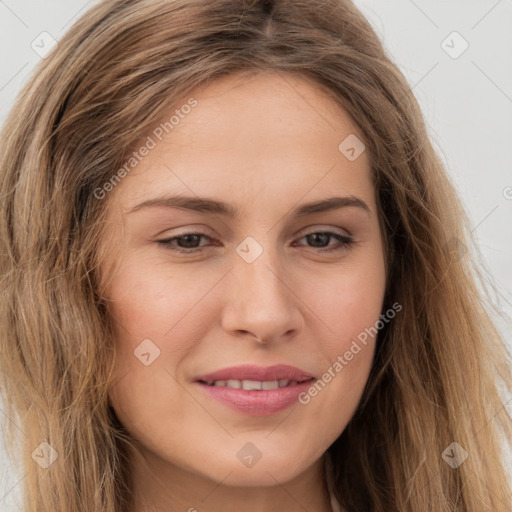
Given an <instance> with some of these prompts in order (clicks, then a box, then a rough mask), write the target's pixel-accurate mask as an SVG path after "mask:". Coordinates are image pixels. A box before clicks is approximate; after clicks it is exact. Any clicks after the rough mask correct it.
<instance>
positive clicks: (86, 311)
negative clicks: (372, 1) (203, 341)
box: [0, 0, 512, 512]
mask: <svg viewBox="0 0 512 512" xmlns="http://www.w3.org/2000/svg"><path fill="white" fill-rule="evenodd" d="M239 71H242V72H246V73H262V72H265V71H272V72H276V73H279V74H281V75H282V76H283V77H284V78H285V77H286V74H287V73H296V74H299V75H301V76H303V77H307V78H310V79H313V80H314V81H315V82H316V83H317V84H318V86H319V87H322V88H323V89H325V90H326V91H328V93H329V94H330V95H331V96H332V98H333V99H334V100H335V101H337V102H338V103H339V104H340V105H341V106H342V107H343V108H345V109H346V111H348V112H349V113H350V115H351V116H352V117H353V120H354V122H355V123H356V124H357V125H358V126H359V127H360V129H361V131H362V134H363V135H364V138H365V144H366V150H367V154H368V156H369V158H370V162H371V166H372V177H373V182H374V185H375V190H376V194H377V202H378V208H379V216H380V219H381V225H382V229H383V234H384V238H385V243H386V257H387V260H388V264H389V274H388V280H387V288H386V295H385V300H384V302H385V303H384V306H383V308H384V309H383V311H385V310H386V309H388V308H389V307H390V305H391V304H392V303H394V302H398V303H399V304H401V305H402V306H403V309H402V311H401V313H400V315H397V316H396V318H395V319H394V320H393V321H392V322H390V323H389V324H387V325H386V327H385V328H384V329H382V330H381V331H380V332H379V335H378V339H377V347H376V352H375V358H374V362H373V367H372V371H371V374H370V377H369V379H368V382H367V385H366V388H365V391H364V394H363V397H362V400H361V402H360V404H359V407H358V409H357V411H356V413H355V415H354V416H353V418H352V419H351V421H350V423H349V424H348V426H347V427H346V429H345V430H344V432H343V433H342V434H341V435H340V437H339V438H338V439H337V440H336V441H335V442H334V443H333V444H332V445H331V446H330V447H329V452H330V454H331V455H332V460H333V463H334V468H335V475H334V476H335V493H336V495H337V498H338V500H339V501H340V503H341V504H342V505H343V506H344V507H346V508H347V510H349V511H351V512H352V511H354V512H355V511H358V512H361V511H373V512H399V511H400V512H407V511H409V512H434V511H435V512H454V511H460V512H484V511H489V512H491V511H492V512H496V511H510V510H512V497H511V492H510V487H509V485H508V484H507V478H506V473H505V469H504V463H503V462H504V461H503V455H504V453H503V446H502V445H501V443H500V434H501V435H502V434H505V435H506V436H507V437H508V438H512V425H511V423H512V422H511V418H510V416H509V415H508V413H507V412H506V408H505V407H504V398H503V397H502V396H501V394H500V383H501V384H502V385H506V386H508V385H509V384H510V382H512V372H511V368H510V365H509V364H508V363H507V360H508V358H509V355H508V354H507V351H506V347H505V344H504V342H503V340H502V339H501V338H500V334H499V332H498V330H497V328H496V327H495V326H494V324H493V320H492V317H491V312H490V309H493V308H495V306H494V305H493V303H492V300H491V299H490V296H489V292H488V289H487V288H486V287H485V282H484V281H485V279H484V278H483V276H484V275H483V270H482V267H481V265H480V264H479V265H477V264H476V263H475V261H476V258H475V256H474V255H473V252H474V251H473V250H469V249H472V247H473V245H475V243H474V241H473V240H472V238H471V231H470V229H469V223H468V218H467V216H466V214H465V212H464V210H463V207H462V205H461V203H460V200H459V199H458V196H457V194H456V191H455V189H454V187H453V185H452V184H451V182H450V180H449V179H448V177H447V174H446V171H445V169H444V166H443V163H442V161H441V159H440V158H439V156H438V154H437V153H436V151H435V150H434V148H433V145H432V143H431V141H430V140H429V135H428V132H427V129H426V126H425V122H424V119H423V116H422V113H421V111H420V108H419V106H418V103H417V101H416V99H415V98H414V96H413V94H412V91H411V88H410V86H409V85H408V83H407V81H406V80H405V78H404V77H403V75H402V74H401V72H400V71H399V69H398V67H397V66H396V65H395V64H394V63H393V62H392V60H391V58H390V56H389V55H388V54H387V52H386V51H385V49H384V48H383V45H382V43H381V42H380V40H379V38H378V36H377V34H376V33H375V31H374V29H373V28H372V26H371V25H370V23H369V22H368V21H367V20H366V19H365V18H364V16H363V15H362V14H361V12H360V11H359V10H358V9H357V8H356V7H355V6H354V5H353V4H352V3H351V2H350V1H349V0H322V1H321V0H274V1H272V0H267V1H264V0H168V1H165V2H162V1H157V0H138V1H137V0H109V1H103V2H100V3H99V4H97V5H95V6H94V7H93V8H91V9H90V10H89V11H88V12H86V14H85V15H83V16H82V17H81V18H80V19H79V20H78V21H77V22H76V23H75V25H74V26H73V27H72V29H70V30H69V31H68V32H67V33H66V34H65V35H64V36H63V37H62V39H61V40H60V41H59V43H58V47H57V48H56V49H54V51H53V52H52V54H51V55H50V56H49V57H48V58H46V59H44V60H42V61H41V63H40V64H39V66H38V67H37V69H36V71H35V73H34V75H33V76H32V77H31V79H30V80H29V81H28V83H27V84H26V85H25V87H24V88H23V90H22V92H21V93H20V95H19V96H18V98H17V101H16V104H15V106H14V108H13V109H12V111H11V112H10V115H9V117H8V119H7V121H6V123H5V126H4V128H3V131H2V134H1V139H0V197H1V198H2V199H1V204H0V276H1V300H0V370H1V371H0V383H1V390H2V394H3V397H4V401H5V408H6V414H7V416H8V417H10V418H12V419H13V421H14V419H15V418H16V420H15V421H16V422H17V423H18V424H19V425H20V427H21V428H22V430H23V432H24V435H23V436H21V445H20V448H19V451H18V449H16V453H14V451H15V450H14V446H15V443H16V441H17V438H16V433H17V430H16V429H15V428H14V426H13V425H12V424H10V423H7V426H8V427H9V431H8V435H7V437H6V439H7V440H8V446H9V448H10V450H9V453H10V455H11V457H14V458H16V459H19V458H20V457H21V461H22V464H23V467H24V473H25V474H26V476H25V480H24V494H23V496H24V506H25V509H26V511H31V512H34V511H41V512H50V511H55V510H65V511H66V512H83V511H88V512H89V511H91V510H95V511H102V512H124V511H125V510H129V508H130V506H132V505H133V502H132V501H133V498H132V495H131V483H130V474H129V471H128V467H129V458H128V447H129V446H130V443H131V439H130V436H129V434H128V432H126V431H125V429H124V428H123V426H122V425H121V424H120V423H119V421H118V420H117V418H116V416H115V414H114V412H113V410H112V407H111V405H110V404H109V400H108V389H109V386H110V385H111V380H112V375H113V361H114V357H113V355H114V335H113V333H114V329H113V325H112V319H111V318H110V316H109V315H108V312H107V307H106V303H105V300H104V297H103V294H102V291H101V287H100V285H101V283H100V279H99V266H100V263H101V261H103V260H102V258H104V257H105V253H103V252H102V251H101V248H100V246H99V240H100V239H101V234H102V232H103V226H104V221H105V212H106V206H107V205H108V197H107V198H106V199H105V200H102V201H101V200H98V199H97V198H96V197H95V194H94V191H95V190H96V189H98V187H101V186H102V185H103V184H104V183H105V182H106V181H108V180H109V178H111V176H112V174H113V172H114V171H115V170H116V169H119V168H120V166H121V165H122V163H123V162H124V161H125V156H126V154H128V151H129V150H130V148H132V147H133V145H134V143H136V141H138V140H140V139H141V137H143V136H144V134H145V133H147V130H148V129H150V127H151V126H152V125H153V124H154V123H155V122H156V121H157V120H158V119H159V116H161V114H162V112H165V111H166V110H165V109H167V108H171V107H172V106H173V105H174V104H175V102H176V101H177V100H178V99H179V98H182V97H185V96H186V94H187V92H188V91H190V90H191V89H192V88H195V87H197V86H200V85H203V84H207V83H210V82H211V81H213V80H215V79H216V78H218V77H221V76H225V75H228V74H230V73H235V72H239ZM340 142H341V141H340ZM465 248H469V249H468V250H467V251H465V250H464V249H465ZM479 285H483V287H482V286H481V287H479ZM493 311H494V309H493ZM507 389H508V388H507ZM42 440H46V441H47V442H48V443H49V444H50V445H51V446H52V447H53V449H54V450H55V451H56V452H57V454H58V458H57V460H56V461H55V462H54V463H53V464H52V465H51V466H50V467H48V469H46V470H44V471H43V470H42V469H41V468H40V467H39V466H38V465H37V464H35V463H34V461H33V460H32V454H33V451H34V450H35V449H36V448H37V447H38V446H40V444H41V442H42ZM454 441H456V442H457V443H459V444H460V445H461V446H462V447H463V448H464V449H465V450H466V451H467V452H468V454H469V456H468V458H467V460H466V461H465V462H464V463H463V464H462V465H460V466H459V467H458V468H456V469H453V468H452V467H450V466H449V465H448V464H447V463H446V462H445V461H444V460H443V456H442V454H443V452H444V451H445V449H446V448H447V447H449V446H450V445H451V443H452V442H454ZM451 453H452V454H453V452H451ZM20 454H21V456H20Z"/></svg>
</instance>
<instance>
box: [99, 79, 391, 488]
mask: <svg viewBox="0 0 512 512" xmlns="http://www.w3.org/2000/svg"><path fill="white" fill-rule="evenodd" d="M190 98H193V99H194V100H195V101H193V100H192V101H189V100H190ZM187 101H189V103H188V104H189V105H193V107H191V108H185V107H182V106H183V105H186V104H187ZM176 108H177V109H178V113H177V114H176V112H175V110H173V111H172V112H169V113H166V115H165V116H163V118H162V119H163V121H162V122H164V121H165V120H167V121H169V120H170V119H171V116H172V115H173V114H176V115H175V119H174V120H173V121H172V129H169V126H167V131H168V133H166V131H165V130H162V129H160V130H159V131H158V130H156V131H155V132H152V133H149V134H148V135H149V137H150V139H151V140H152V142H150V139H147V138H146V139H144V140H143V141H142V143H141V144H140V146H143V145H146V147H149V150H148V151H144V150H141V151H140V152H139V156H138V159H137V164H136V165H134V166H133V168H132V169H131V170H130V172H129V173H127V175H126V176H125V177H124V178H123V179H122V181H121V182H120V183H119V184H117V185H116V186H115V187H114V189H113V190H111V191H109V192H108V195H107V197H106V198H105V199H104V200H106V201H108V202H109V203H108V204H109V208H108V222H107V225H106V228H105V236H104V240H103V243H104V244H107V245H108V246H110V247H115V248H116V249H117V251H118V252H117V255H116V256H115V258H114V257H113V256H112V257H111V258H110V259H108V258H106V259H105V260H104V261H102V267H101V270H102V275H103V276H104V277H107V276H108V278H109V279H110V284H109V287H108V291H107V292H106V295H107V297H108V299H109V307H110V314H111V315H112V317H113V318H114V320H115V325H116V326H117V327H116V329H117V333H116V334H117V338H116V351H117V353H116V363H115V364H116V377H115V379H114V381H113V384H112V387H111V389H110V392H109V396H110V401H111V403H112V406H113V407H114V409H115V412H116V414H117V416H118V418H119V419H120V421H121V423H123V425H124V426H125V427H126V428H127V429H128V430H129V431H130V433H131V434H132V435H133V437H134V438H135V439H136V441H137V443H138V446H139V448H140V451H141V452H143V453H144V455H145V458H146V460H151V459H153V460H158V461H159V464H160V465H167V466H168V467H173V468H178V469H179V471H183V472H186V473H188V474H194V475H199V476H201V477H204V478H207V479H211V480H214V481H220V480H222V479H223V478H225V477H226V476H227V475H228V474H229V481H230V484H232V485H235V486H236V485H240V486H242V485H245V486H259V485H268V481H269V474H271V475H272V476H273V477H274V478H275V479H276V480H277V481H280V482H284V481H287V480H290V479H291V478H293V477H295V476H297V475H298V474H300V473H302V472H304V471H306V469H307V468H308V467H310V466H311V465H312V464H313V463H314V462H315V461H317V460H318V459H319V458H320V457H321V456H322V454H323V453H324V452H325V451H326V449H327V448H328V447H329V445H330V444H331V443H332V442H334V441H335V439H336V438H337V437H338V436H339V435H340V434H341V433H342V431H343V430H344V428H345V426H346V425H347V423H348V422H349V420H350V418H351V417H352V415H353V413H354V412H355V409H356V407H357V405H358V402H359V401H360V398H361V395H362V392H363V389H364V386H365V384H366V382H367V379H368V376H369V371H370V368H371V364H372V360H373V355H374V344H375V339H374V338H372V337H371V336H370V337H368V339H367V341H366V344H363V343H361V342H358V341H357V340H358V338H357V337H358V336H360V334H361V333H364V332H365V330H366V329H368V328H369V327H371V326H374V325H375V324H376V322H377V321H378V320H379V315H380V314H381V308H382V305H383V298H384V290H385V281H386V276H385V265H384V253H383V243H382V237H381V231H380V228H379V219H378V213H377V207H376V200H375V190H374V187H373V185H372V180H371V174H370V165H369V160H368V157H367V154H366V152H364V150H363V151H362V152H361V148H362V146H360V145H358V144H361V142H360V141H361V140H362V139H363V137H362V135H361V133H360V130H359V129H358V127H357V126H356V125H355V123H354V122H353V121H352V120H351V118H350V117H349V115H348V113H347V112H346V111H345V110H343V109H342V108H341V107H340V106H338V105H337V104H336V103H334V101H333V100H332V99H330V98H329V97H328V96H327V95H326V93H325V92H322V89H320V88H319V87H318V86H317V85H316V84H314V83H312V82H310V81H308V80H306V79H304V78H300V77H298V76H296V75H291V74H284V75H275V74H271V73H268V74H260V75H254V76H245V75H243V74H237V75H231V76H230V77H225V78H222V79H220V80H218V81H216V82H214V83H213V84H211V85H209V86H208V87H206V88H199V89H197V90H194V91H192V92H191V94H190V95H189V96H188V97H187V98H185V99H183V101H182V102H181V103H180V104H178V105H177V107H176ZM176 119H179V121H178V122H176ZM157 134H158V136H157ZM347 137H350V138H349V139H347ZM355 137H358V139H359V142H358V140H357V139H356V138H355ZM160 139H161V140H160ZM345 139H347V140H346V141H345ZM344 141H345V142H344ZM341 143H343V144H341ZM340 144H341V149H340ZM351 147H352V148H354V150H351V149H350V148H351ZM143 153H144V156H142V154H143ZM359 153H360V154H359ZM132 163H133V162H132ZM173 197H174V198H175V199H172V198H173ZM176 197H177V198H178V199H176ZM186 198H189V199H186ZM343 198H344V199H343ZM206 200H208V201H215V202H214V203H209V202H205V201H206ZM327 200H329V201H327ZM313 204H317V206H316V207H314V206H312V205H313ZM114 263H115V271H114V265H113V264H114ZM359 339H360V338H359ZM354 341H356V344H357V345H358V346H359V351H357V349H356V348H355V346H354ZM349 353H351V354H352V357H350V355H349ZM336 362H337V363H338V364H336ZM276 365H283V366H281V367H280V366H276ZM235 367H238V368H235ZM240 367H242V368H240ZM270 367H274V368H270ZM290 367H293V368H294V369H291V370H290ZM226 369H227V370H226ZM222 370H225V372H224V373H217V374H216V375H212V374H214V373H215V372H220V371H222ZM326 373H329V374H330V379H329V378H328V377H329V375H328V376H327V377H325V375H326ZM308 379H309V380H308ZM212 381H216V383H215V384H214V385H209V383H211V382H212ZM228 381H229V382H228ZM294 381H297V382H296V383H294ZM318 381H320V382H322V384H319V383H318ZM261 382H263V384H261ZM315 383H316V388H315V389H316V392H315V390H314V389H313V388H314V385H315ZM240 386H241V387H240ZM280 386H283V387H280ZM276 387H277V389H275V388H276ZM254 388H263V389H254Z"/></svg>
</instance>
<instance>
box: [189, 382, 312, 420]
mask: <svg viewBox="0 0 512 512" xmlns="http://www.w3.org/2000/svg"><path fill="white" fill-rule="evenodd" d="M313 381H314V379H310V380H307V381H304V382H299V383H297V384H295V385H293V386H285V387H284V388H277V389H268V390H257V391H248V390H246V389H235V388H228V387H223V386H209V385H208V384H204V383H202V382H196V384H198V385H199V386H200V387H201V389H202V390H203V391H204V392H205V393H207V394H208V395H209V396H211V397H212V398H215V399H216V400H218V401H219V402H222V403H223V404H225V405H227V406H228V407H230V408H231V409H234V410H236V411H238V412H242V413H245V414H249V415H253V416H267V415H269V414H275V413H277V412H280V411H283V410H284V409H286V408H288V407H290V406H291V405H293V404H294V403H297V402H298V396H299V395H300V394H301V393H302V392H303V391H306V390H307V389H308V388H309V387H310V386H311V384H312V383H313Z"/></svg>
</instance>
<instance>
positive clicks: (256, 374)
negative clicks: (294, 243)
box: [196, 364, 313, 382]
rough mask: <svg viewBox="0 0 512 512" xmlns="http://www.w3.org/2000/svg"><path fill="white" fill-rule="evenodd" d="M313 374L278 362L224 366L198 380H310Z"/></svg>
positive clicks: (201, 376)
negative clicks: (270, 364)
mask: <svg viewBox="0 0 512 512" xmlns="http://www.w3.org/2000/svg"><path fill="white" fill-rule="evenodd" d="M312 378H313V375H311V374H310V373H308V372H306V371H304V370H301V369H300V368H296V367H295V366H289V365H286V364H276V365H273V366H256V365H250V364H248V365H241V366H231V367H229V368H223V369H222V370H218V371H215V372H212V373H208V374H205V375H200V376H199V377H197V379H196V380H198V381H204V382H215V381H217V380H256V381H262V382H263V381H273V380H280V379H288V380H295V381H297V382H302V381H305V380H310V379H312Z"/></svg>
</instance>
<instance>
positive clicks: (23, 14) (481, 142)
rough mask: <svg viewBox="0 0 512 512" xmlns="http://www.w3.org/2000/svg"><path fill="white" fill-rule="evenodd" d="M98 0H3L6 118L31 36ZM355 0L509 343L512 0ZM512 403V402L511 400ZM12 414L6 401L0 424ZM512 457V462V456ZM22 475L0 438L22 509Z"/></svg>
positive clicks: (1, 88)
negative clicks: (453, 195)
mask: <svg viewBox="0 0 512 512" xmlns="http://www.w3.org/2000/svg"><path fill="white" fill-rule="evenodd" d="M95 3H97V2H96V1H94V0H93V1H90V2H87V1H86V0H45V1H44V2H41V1H40V0H0V124H1V123H3V122H4V120H5V118H6V116H7V113H8V111H9V109H10V108H11V106H12V104H13V102H14V100H15V97H16V95H17V93H18V91H19V89H20V88H21V86H22V84H23V83H24V82H25V81H26V80H27V78H28V77H29V75H30V74H31V72H32V70H33V68H34V66H35V65H36V64H37V62H38V61H39V59H40V57H39V56H38V55H37V54H36V53H35V51H34V50H33V49H32V48H31V43H32V41H34V40H35V39H36V37H38V36H39V35H40V34H41V33H42V32H43V31H46V32H48V33H50V34H51V35H52V36H53V37H54V38H55V39H56V40H57V41H58V40H59V38H60V37H61V36H62V35H63V34H64V33H65V32H66V31H67V30H68V29H69V28H70V26H71V25H72V23H73V22H74V21H75V20H76V19H77V18H78V17H79V16H80V15H81V14H82V13H83V12H85V11H86V10H87V9H88V8H89V7H91V6H92V5H93V4H95ZM355 3H356V5H357V6H358V7H359V8H360V9H361V10H362V12H363V13H364V14H365V15H366V16H367V17H368V19H369V20H370V21H371V23H372V24H373V25H374V27H375V28H376V30H377V32H378V33H379V35H380V36H381V38H382V39H383V40H384V42H385V45H386V47H387V48H388V50H389V51H390V53H391V55H392V56H393V58H394V59H395V61H396V62H397V63H398V65H399V66H400V69H401V70H402V71H403V73H404V74H405V76H406V77H407V79H408V80H409V83H410V84H411V86H413V91H414V94H415V96H416V97H417V99H418V101H419V102H420V104H421V107H422V109H423V112H424V115H425V118H426V121H427V124H428V126H429V129H430V134H431V137H432V139H433V142H434V144H435V146H436V148H437V149H438V151H439V152H440V154H441V156H442V158H443V160H444V162H445V163H446V165H447V169H448V171H449V173H450V175H451V177H452V179H453V181H454V182H455V185H456V187H457V188H458V190H459V192H460V195H461V197H462V200H463V202H464V205H465V207H466V209H467V212H468V215H469V217H470V219H471V225H472V229H473V233H474V234H475V235H476V238H477V241H478V243H479V248H480V251H481V253H482V256H483V258H484V261H483V265H484V266H485V267H486V268H487V269H488V270H489V274H488V275H487V276H486V279H487V280H488V282H489V283H490V284H492V285H493V286H494V287H495V288H496V293H494V295H493V300H494V302H496V303H497V304H498V306H499V307H500V308H501V309H502V310H503V312H504V313H505V315H506V319H504V318H498V319H497V322H498V325H499V327H500V329H501V331H502V332H503V334H504V336H505V338H506V339H507V341H508V343H509V344H510V342H511V333H512V322H511V321H510V318H511V317H512V268H511V267H512V265H511V263H512V30H511V27H512V0H386V2H383V1H382V0H356V1H355ZM454 31H456V32H458V33H459V34H460V36H462V38H463V39H464V40H466V41H467V43H468V44H469V47H468V49H467V50H466V51H465V52H464V53H463V54H462V55H460V56H459V57H458V58H453V57H454V56H455V55H456V53H458V51H459V50H460V49H462V48H463V46H462V45H463V44H464V42H463V40H462V39H460V38H459V36H457V35H455V36H453V35H451V34H452V33H453V32H454ZM447 38H448V39H447ZM443 41H445V43H444V44H443ZM445 50H446V51H445ZM447 51H448V52H450V53H452V56H450V55H449V54H448V53H447ZM507 319H508V320H507ZM508 408H509V410H511V409H512V402H510V403H509V404H508ZM6 421H8V419H6V418H5V415H4V414H3V409H2V408H0V425H2V427H3V424H4V423H5V422H6ZM0 437H1V436H0ZM508 465H509V467H511V468H512V456H510V457H509V459H508ZM511 474H512V471H511ZM22 485H23V474H21V472H20V471H17V470H16V469H15V468H14V467H13V466H12V465H11V464H10V463H9V461H8V459H7V456H6V455H5V452H4V451H3V450H2V447H1V439H0V510H2V511H5V512H14V511H18V510H20V503H21V502H20V495H19V492H20V489H21V486H22Z"/></svg>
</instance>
